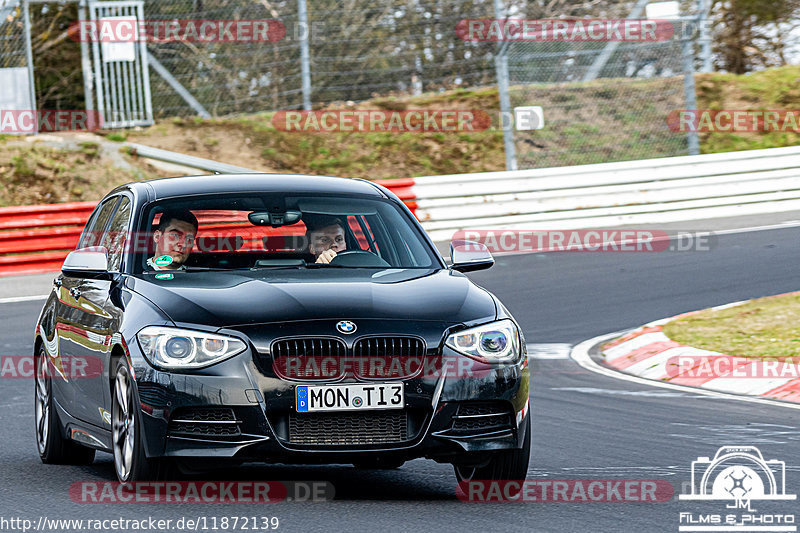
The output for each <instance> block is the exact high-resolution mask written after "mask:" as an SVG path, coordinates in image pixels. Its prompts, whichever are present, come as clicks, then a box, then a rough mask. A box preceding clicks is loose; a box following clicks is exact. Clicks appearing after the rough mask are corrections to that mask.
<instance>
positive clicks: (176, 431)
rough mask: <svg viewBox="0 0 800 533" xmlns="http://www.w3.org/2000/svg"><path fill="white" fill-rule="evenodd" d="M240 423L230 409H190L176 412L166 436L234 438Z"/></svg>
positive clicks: (238, 431) (238, 430) (239, 431)
mask: <svg viewBox="0 0 800 533" xmlns="http://www.w3.org/2000/svg"><path fill="white" fill-rule="evenodd" d="M239 424H240V421H239V420H237V419H236V415H235V414H234V412H233V410H232V409H228V408H225V407H192V408H183V409H179V410H177V411H176V412H175V413H174V414H173V415H172V418H171V420H170V422H169V429H168V434H169V435H170V436H176V437H177V436H181V437H199V438H203V437H236V436H238V435H241V430H240V428H239Z"/></svg>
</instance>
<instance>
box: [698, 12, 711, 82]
mask: <svg viewBox="0 0 800 533" xmlns="http://www.w3.org/2000/svg"><path fill="white" fill-rule="evenodd" d="M698 8H699V14H698V16H697V21H698V23H699V24H700V60H701V63H700V72H711V71H712V69H713V66H712V64H711V36H710V32H709V28H708V24H709V22H708V21H709V18H710V17H709V11H710V9H711V2H710V0H698Z"/></svg>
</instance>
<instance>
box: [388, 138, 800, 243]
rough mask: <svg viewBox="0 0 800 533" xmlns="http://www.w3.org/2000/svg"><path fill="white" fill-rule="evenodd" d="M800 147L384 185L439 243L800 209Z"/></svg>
mask: <svg viewBox="0 0 800 533" xmlns="http://www.w3.org/2000/svg"><path fill="white" fill-rule="evenodd" d="M798 178H800V147H788V148H771V149H767V150H750V151H745V152H729V153H721V154H708V155H699V156H687V157H670V158H663V159H648V160H639V161H627V162H620V163H601V164H596V165H582V166H578V167H557V168H543V169H532V170H518V171H508V172H484V173H477V174H454V175H448V176H426V177H420V178H413V179H402V180H384V181H383V182H382V184H383V185H385V186H389V187H391V188H393V189H394V190H395V193H396V194H397V195H398V196H399V197H400V198H401V199H402V200H403V201H405V202H406V203H407V204H409V205H410V206H412V208H413V210H414V213H415V215H416V216H417V218H418V219H419V220H420V221H421V222H422V225H423V227H424V228H425V230H426V231H427V232H428V233H429V234H430V235H431V237H432V238H433V239H434V240H436V241H446V240H450V238H451V237H452V236H453V233H454V232H456V231H458V230H464V229H483V228H508V229H537V230H546V229H561V230H569V229H578V228H597V227H604V226H605V227H613V226H619V225H622V224H661V223H666V222H674V221H689V220H699V219H706V218H715V217H724V216H739V215H752V214H761V213H771V212H778V211H793V210H800V179H798Z"/></svg>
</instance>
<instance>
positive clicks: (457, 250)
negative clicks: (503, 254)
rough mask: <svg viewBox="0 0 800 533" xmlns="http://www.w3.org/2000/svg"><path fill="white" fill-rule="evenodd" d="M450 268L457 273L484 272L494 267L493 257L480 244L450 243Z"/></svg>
mask: <svg viewBox="0 0 800 533" xmlns="http://www.w3.org/2000/svg"><path fill="white" fill-rule="evenodd" d="M450 260H451V261H452V262H453V265H452V266H451V267H450V268H452V269H453V270H458V271H459V272H472V271H474V270H484V269H487V268H490V267H491V266H492V265H494V257H492V253H491V252H490V251H489V249H488V248H487V247H486V245H484V244H483V243H480V242H473V241H452V242H451V243H450Z"/></svg>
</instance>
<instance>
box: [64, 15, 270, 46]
mask: <svg viewBox="0 0 800 533" xmlns="http://www.w3.org/2000/svg"><path fill="white" fill-rule="evenodd" d="M67 31H68V34H69V36H70V38H72V40H74V41H82V42H102V43H133V42H141V41H145V42H150V43H169V42H186V43H275V42H278V41H280V40H282V39H283V38H284V37H285V36H286V27H285V26H284V25H283V23H282V22H281V21H279V20H275V19H261V20H210V19H206V20H143V21H140V20H137V19H136V18H134V17H108V18H102V19H100V20H81V21H78V22H75V23H73V24H71V25H70V27H69V29H68V30H67Z"/></svg>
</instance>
